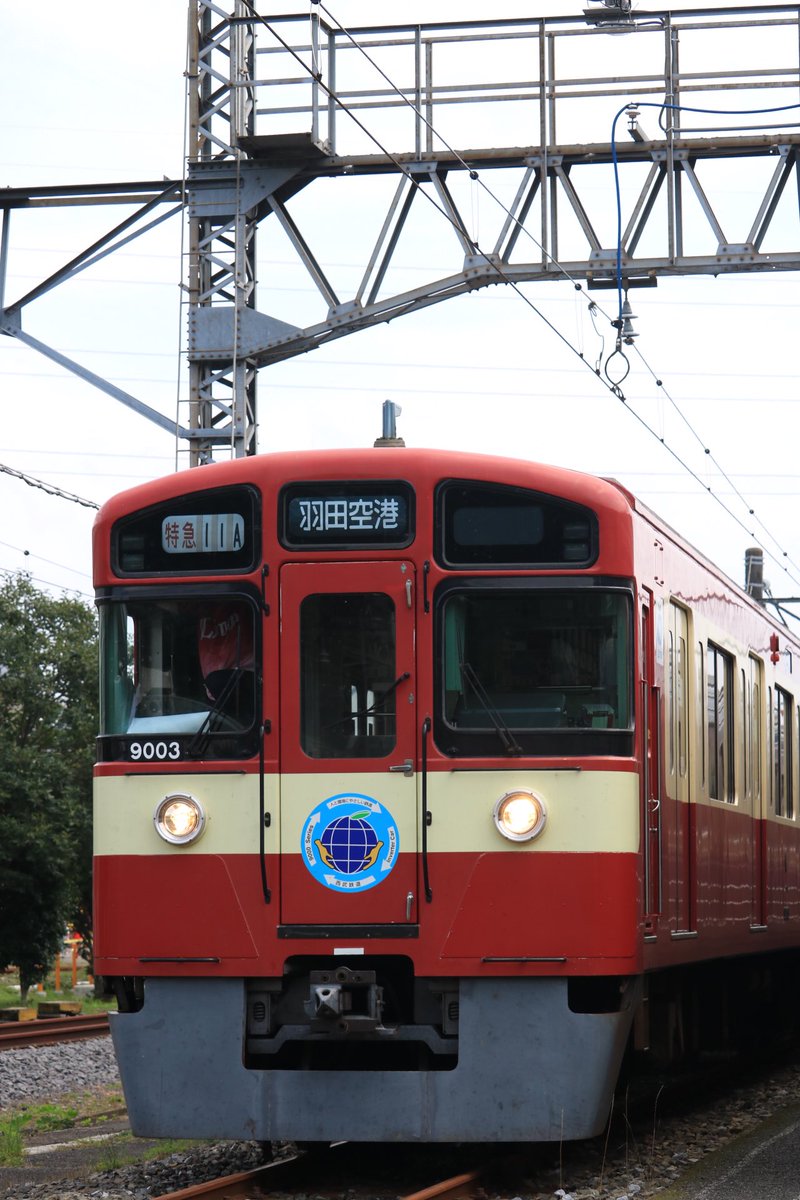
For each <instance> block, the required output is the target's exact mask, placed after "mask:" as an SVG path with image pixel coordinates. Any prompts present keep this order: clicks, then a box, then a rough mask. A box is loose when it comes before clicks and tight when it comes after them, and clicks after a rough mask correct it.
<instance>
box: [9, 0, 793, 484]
mask: <svg viewBox="0 0 800 1200" xmlns="http://www.w3.org/2000/svg"><path fill="white" fill-rule="evenodd" d="M335 7H336V4H335V0H330V7H329V5H328V0H319V2H317V0H315V3H314V5H313V6H312V11H311V15H310V16H309V15H308V14H304V15H302V16H281V17H274V16H265V15H262V14H261V13H260V11H259V5H258V0H190V12H191V21H190V40H191V45H190V69H189V99H190V112H191V145H190V147H189V154H188V163H187V170H186V178H185V200H186V206H187V211H188V221H189V256H188V257H189V278H188V282H187V292H188V318H189V340H188V358H189V364H190V397H189V402H188V414H189V415H188V419H187V421H186V422H185V423H181V424H180V425H179V428H178V432H179V436H181V437H183V438H185V439H186V440H187V441H188V444H189V446H190V455H191V462H192V464H193V465H197V464H201V463H204V462H208V461H210V460H211V458H212V457H214V456H215V455H219V454H220V453H225V454H230V455H233V456H241V455H245V454H250V453H254V452H255V449H256V428H257V411H256V390H255V389H256V377H257V373H258V369H259V368H260V367H262V366H265V365H267V364H269V363H274V362H278V361H280V360H282V359H286V358H290V357H292V356H294V355H297V354H300V353H303V352H305V351H307V350H310V349H313V348H315V347H317V346H320V345H322V344H324V343H325V342H327V341H330V340H332V339H334V338H339V337H343V336H344V335H345V334H348V333H352V332H355V331H356V330H359V329H364V328H367V327H369V326H371V325H374V324H376V323H378V322H385V321H387V320H391V319H393V318H394V317H398V316H401V315H403V314H406V313H411V312H414V311H417V310H419V309H421V308H424V307H425V306H427V305H431V304H435V303H437V302H439V301H441V300H446V299H448V298H449V297H452V296H457V295H460V294H463V293H465V292H469V291H473V290H475V289H477V288H481V287H484V286H487V285H489V284H498V283H512V284H515V285H520V284H523V283H529V282H542V281H546V280H548V281H549V280H565V279H569V280H571V281H572V282H573V284H574V283H580V284H581V286H586V285H588V286H590V287H592V286H594V287H603V286H605V287H616V288H617V290H618V292H619V295H620V298H621V296H622V293H623V291H624V292H627V289H628V288H629V287H633V286H644V285H653V284H655V283H656V281H657V279H658V278H659V277H661V276H668V275H673V276H677V275H691V274H712V275H719V274H723V273H730V272H743V271H781V270H797V269H798V267H799V266H800V174H799V173H798V166H797V154H798V145H800V8H798V6H797V5H756V6H751V7H748V8H727V9H696V10H692V11H686V12H681V13H680V14H673V13H670V12H647V13H644V12H639V11H638V10H630V6H629V5H628V4H626V3H622V2H621V0H620V2H619V3H618V4H617V0H606V2H605V3H604V4H603V5H601V7H599V8H597V7H595V8H591V9H587V10H586V11H584V12H581V11H577V10H576V14H575V16H574V17H561V18H535V19H534V18H532V19H530V20H523V19H519V20H502V19H500V20H483V21H476V22H458V23H456V22H448V23H444V24H413V25H412V24H397V25H390V26H369V27H361V28H354V29H345V28H343V27H342V26H341V25H340V24H339V23H338V21H337V17H336V11H335ZM576 9H577V6H576ZM590 168H591V170H590ZM334 179H335V180H337V181H339V182H338V183H337V185H336V187H337V189H342V190H343V189H345V188H348V189H349V193H348V195H349V197H350V199H349V203H348V204H347V206H346V212H347V221H346V222H344V223H343V224H342V227H341V231H340V236H338V237H333V238H331V237H321V233H320V231H321V229H324V226H325V219H326V202H325V200H322V201H321V202H320V203H319V204H314V203H309V202H307V200H308V197H307V195H306V193H307V192H308V191H309V189H311V188H312V187H316V188H321V187H322V186H323V182H324V181H331V180H334ZM743 181H745V182H746V186H743ZM792 181H793V183H794V187H793V188H789V189H787V184H790V183H791V182H792ZM133 186H134V185H131V187H133ZM142 186H144V185H142ZM177 186H178V185H177V184H172V185H167V184H165V185H163V188H162V193H161V195H160V196H158V195H156V194H155V192H154V191H153V190H152V185H148V187H147V188H146V190H147V192H148V196H147V203H148V204H153V205H155V204H158V203H160V202H162V201H164V202H166V201H172V202H174V201H175V199H176V189H177ZM301 193H302V195H301ZM323 194H324V195H326V196H329V195H330V193H329V192H327V193H323ZM0 195H2V193H0ZM476 196H477V197H478V198H479V199H480V200H481V204H482V208H481V236H480V238H479V237H478V234H477V232H476V230H477V224H476V222H475V220H474V216H473V210H474V208H475V201H476ZM17 202H19V196H17V197H16V198H15V197H12V196H8V197H7V200H6V201H4V202H3V203H4V206H5V207H6V209H7V210H8V209H10V208H11V207H13V206H14V204H15V203H17ZM337 212H338V210H337ZM330 219H335V220H339V221H341V220H342V218H341V216H334V217H333V218H330ZM262 225H263V226H264V231H265V232H268V233H269V234H270V237H271V238H273V240H274V236H275V234H276V233H278V232H280V236H281V238H282V240H283V243H284V245H285V246H287V245H288V247H290V251H291V255H292V256H293V257H294V259H295V260H296V263H297V264H298V265H299V266H300V268H301V269H302V271H303V272H304V274H305V277H306V279H307V282H308V283H309V284H310V286H311V292H312V293H313V297H314V300H313V301H312V302H310V303H309V302H307V303H306V305H305V307H304V311H303V317H302V320H301V321H297V320H295V321H294V322H289V321H287V320H286V319H285V316H286V312H285V310H284V309H282V308H281V301H280V299H277V300H273V299H272V298H271V297H270V273H271V263H270V260H269V258H267V259H266V260H265V261H264V262H263V263H262V264H261V266H260V268H259V263H258V259H257V256H256V235H257V232H258V231H259V229H260V227H261V226H262ZM427 227H430V230H431V231H432V233H431V234H430V235H428V236H431V237H433V238H434V239H435V245H436V255H435V257H436V259H437V264H436V265H434V264H433V263H432V264H431V265H430V266H429V267H427V268H420V266H419V262H418V261H417V263H416V269H417V276H420V275H421V276H422V278H420V279H419V281H418V282H417V283H416V285H415V286H414V287H413V288H408V287H407V286H406V287H403V286H401V284H402V274H401V272H402V269H403V265H404V263H405V262H406V261H407V260H405V259H404V257H403V255H404V253H406V252H407V250H408V248H409V246H410V245H412V244H413V242H414V239H415V238H419V237H420V236H426V234H425V232H424V231H425V229H426V228H427ZM485 230H486V231H488V232H486V233H484V232H483V231H485ZM421 231H422V232H421ZM343 241H345V242H346V244H347V256H348V258H355V259H356V260H357V264H359V263H360V266H358V269H357V278H356V279H355V282H353V280H352V279H348V280H347V281H346V282H345V284H344V285H342V283H341V282H339V281H338V280H337V274H341V272H340V266H341V264H340V263H337V262H336V261H335V256H334V258H333V259H332V258H331V252H330V246H331V245H333V246H339V247H341V244H342V242H343ZM4 244H5V239H4ZM321 245H324V246H326V247H327V250H326V251H325V252H323V250H321V249H320V246H321ZM92 252H94V253H97V248H96V247H94V248H93V249H92ZM87 253H91V252H87ZM326 254H327V259H326ZM417 257H418V258H419V256H417ZM445 258H449V261H448V262H446V263H443V262H442V260H444V259H445ZM348 265H349V266H351V264H348ZM259 276H260V284H259V286H260V288H261V290H262V292H264V293H266V295H267V297H268V304H267V309H271V311H264V310H262V309H260V308H259V307H257V306H256V279H257V277H259ZM43 286H47V285H43ZM35 294H38V292H35V293H31V294H30V295H29V296H28V297H26V298H25V299H24V300H23V301H19V302H17V303H16V304H15V305H12V306H11V307H10V308H9V309H8V310H6V316H5V319H4V324H3V332H5V333H8V334H10V335H12V336H16V337H23V338H26V339H27V340H28V342H29V344H34V341H35V339H31V338H28V337H27V335H25V334H23V332H22V325H21V312H22V309H23V307H24V305H25V303H26V302H27V301H28V300H29V299H31V298H34V297H35ZM37 348H42V347H41V346H37ZM45 352H46V351H45ZM92 382H94V380H92ZM98 386H101V385H100V384H98ZM112 394H113V393H112ZM117 398H118V399H124V397H119V396H118V397H117ZM129 400H130V398H128V399H126V400H125V402H128V401H129Z"/></svg>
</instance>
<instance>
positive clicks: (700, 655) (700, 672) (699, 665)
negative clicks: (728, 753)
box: [695, 642, 707, 784]
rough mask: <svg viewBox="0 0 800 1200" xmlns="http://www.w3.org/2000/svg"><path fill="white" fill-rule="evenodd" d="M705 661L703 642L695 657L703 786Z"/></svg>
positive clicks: (705, 752)
mask: <svg viewBox="0 0 800 1200" xmlns="http://www.w3.org/2000/svg"><path fill="white" fill-rule="evenodd" d="M704 659H705V647H704V646H703V643H702V642H698V643H697V647H696V656H695V667H696V681H697V704H696V706H695V713H696V716H695V734H696V738H697V745H698V746H699V747H700V756H699V757H700V761H699V763H698V766H699V768H700V782H701V784H704V783H705V782H706V757H707V751H706V737H705V728H704V724H703V695H704V692H705V682H706V672H705V663H704Z"/></svg>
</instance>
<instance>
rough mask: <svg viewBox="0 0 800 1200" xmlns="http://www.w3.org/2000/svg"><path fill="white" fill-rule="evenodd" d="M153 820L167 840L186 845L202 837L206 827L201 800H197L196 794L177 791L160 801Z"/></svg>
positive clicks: (174, 843) (158, 830)
mask: <svg viewBox="0 0 800 1200" xmlns="http://www.w3.org/2000/svg"><path fill="white" fill-rule="evenodd" d="M153 822H154V823H155V827H156V830H157V832H158V833H159V834H160V836H161V837H162V838H163V839H164V841H165V842H172V843H173V845H177V846H185V845H186V843H187V842H193V841H195V839H196V838H199V837H200V834H201V833H202V832H203V829H204V827H205V823H206V815H205V813H204V812H203V808H202V805H201V804H200V801H199V800H195V798H194V796H189V795H186V794H185V793H183V792H177V793H175V794H173V795H171V796H165V797H164V799H163V800H161V801H160V802H159V804H158V805H157V806H156V811H155V812H154V814H153Z"/></svg>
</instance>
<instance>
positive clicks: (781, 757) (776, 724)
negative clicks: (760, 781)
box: [772, 687, 794, 817]
mask: <svg viewBox="0 0 800 1200" xmlns="http://www.w3.org/2000/svg"><path fill="white" fill-rule="evenodd" d="M792 727H793V720H792V697H791V696H790V695H789V693H788V692H785V691H784V690H783V688H779V687H776V688H775V691H774V699H773V711H772V769H773V773H774V774H773V784H772V786H773V797H774V800H775V813H776V815H777V816H779V817H793V816H794V796H793V789H792V783H793V769H792Z"/></svg>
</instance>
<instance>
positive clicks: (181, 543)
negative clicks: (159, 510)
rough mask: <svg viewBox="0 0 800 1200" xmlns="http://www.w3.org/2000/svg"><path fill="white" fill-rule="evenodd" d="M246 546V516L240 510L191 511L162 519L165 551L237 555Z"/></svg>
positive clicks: (171, 552) (162, 536)
mask: <svg viewBox="0 0 800 1200" xmlns="http://www.w3.org/2000/svg"><path fill="white" fill-rule="evenodd" d="M243 547H244V517H242V516H240V514H239V513H187V514H182V515H180V516H169V517H164V519H163V521H162V522H161V548H162V550H163V551H164V553H165V554H237V553H238V552H239V551H240V550H242V549H243Z"/></svg>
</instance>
